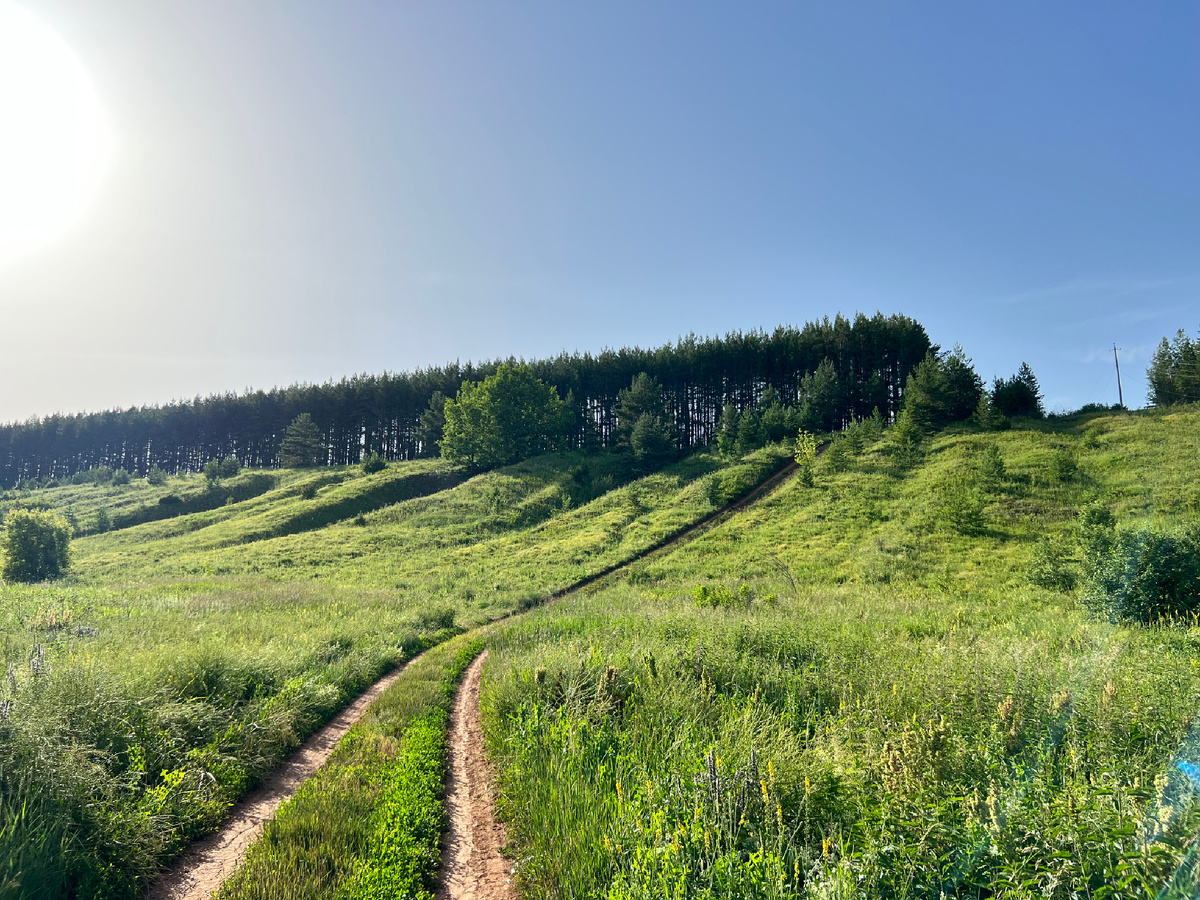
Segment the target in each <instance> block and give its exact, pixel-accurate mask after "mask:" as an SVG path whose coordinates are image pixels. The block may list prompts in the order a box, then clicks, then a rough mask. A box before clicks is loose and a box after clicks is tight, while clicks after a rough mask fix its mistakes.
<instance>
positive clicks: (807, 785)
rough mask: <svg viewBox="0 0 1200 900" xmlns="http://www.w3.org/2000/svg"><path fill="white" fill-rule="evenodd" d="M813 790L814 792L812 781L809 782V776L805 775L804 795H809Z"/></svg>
mask: <svg viewBox="0 0 1200 900" xmlns="http://www.w3.org/2000/svg"><path fill="white" fill-rule="evenodd" d="M811 790H812V782H811V781H809V780H808V776H807V775H805V776H804V793H806V794H807V793H808V792H809V791H811Z"/></svg>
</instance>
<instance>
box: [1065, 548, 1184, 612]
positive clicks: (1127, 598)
mask: <svg viewBox="0 0 1200 900" xmlns="http://www.w3.org/2000/svg"><path fill="white" fill-rule="evenodd" d="M1088 568H1089V575H1088V578H1087V579H1086V581H1085V583H1084V588H1083V594H1082V595H1081V597H1080V600H1081V602H1082V603H1083V606H1084V608H1085V609H1087V610H1088V611H1089V612H1091V613H1093V614H1095V615H1099V616H1103V617H1104V618H1107V619H1108V620H1109V621H1110V622H1143V623H1147V622H1155V621H1158V620H1159V619H1164V618H1173V617H1176V616H1181V615H1185V614H1187V613H1190V612H1193V611H1195V610H1196V609H1197V608H1200V529H1198V528H1197V527H1196V526H1193V527H1192V528H1190V529H1188V530H1185V531H1178V532H1170V533H1168V532H1158V531H1154V530H1152V529H1149V528H1139V529H1136V530H1132V531H1122V532H1118V533H1117V534H1116V535H1115V536H1114V538H1113V540H1112V543H1111V545H1110V547H1109V550H1108V552H1107V553H1105V554H1103V555H1102V556H1101V557H1100V558H1098V559H1094V560H1090V565H1089V567H1088Z"/></svg>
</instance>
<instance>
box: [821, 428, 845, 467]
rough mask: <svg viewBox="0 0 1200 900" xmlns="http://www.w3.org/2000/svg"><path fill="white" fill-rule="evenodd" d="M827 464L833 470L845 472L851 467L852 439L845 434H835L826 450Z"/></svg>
mask: <svg viewBox="0 0 1200 900" xmlns="http://www.w3.org/2000/svg"><path fill="white" fill-rule="evenodd" d="M825 464H826V465H827V466H829V470H830V471H831V472H845V471H846V470H847V469H848V468H850V440H849V439H848V438H847V437H846V436H845V435H841V434H839V435H835V436H834V438H833V441H832V442H831V443H830V444H829V449H828V450H826V451H825Z"/></svg>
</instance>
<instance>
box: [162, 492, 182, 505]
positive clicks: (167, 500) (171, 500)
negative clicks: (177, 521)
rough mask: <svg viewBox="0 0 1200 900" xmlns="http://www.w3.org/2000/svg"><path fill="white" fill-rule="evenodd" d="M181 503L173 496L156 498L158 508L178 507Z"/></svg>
mask: <svg viewBox="0 0 1200 900" xmlns="http://www.w3.org/2000/svg"><path fill="white" fill-rule="evenodd" d="M182 502H183V500H182V499H181V498H179V497H176V496H175V495H174V494H167V495H166V496H165V497H159V498H158V505H159V506H178V505H179V504H180V503H182Z"/></svg>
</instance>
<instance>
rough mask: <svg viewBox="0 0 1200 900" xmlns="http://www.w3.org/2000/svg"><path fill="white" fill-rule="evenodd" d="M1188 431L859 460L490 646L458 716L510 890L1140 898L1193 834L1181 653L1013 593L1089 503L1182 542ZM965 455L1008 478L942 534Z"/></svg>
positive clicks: (1172, 633)
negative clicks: (485, 760) (492, 800)
mask: <svg viewBox="0 0 1200 900" xmlns="http://www.w3.org/2000/svg"><path fill="white" fill-rule="evenodd" d="M1198 424H1200V415H1198V414H1197V412H1196V411H1192V410H1188V411H1183V412H1179V413H1176V414H1174V415H1171V416H1139V417H1131V416H1111V415H1108V416H1095V417H1091V418H1084V419H1079V420H1074V421H1068V422H1066V423H1047V424H1044V425H1039V426H1036V427H1031V428H1025V429H1022V428H1019V427H1018V428H1015V429H1014V430H1012V431H1009V432H1001V433H989V434H974V433H970V432H969V431H963V432H962V433H958V434H948V435H945V436H943V437H940V438H938V439H937V440H935V441H933V442H932V443H931V444H930V445H929V446H928V447H927V448H926V454H925V456H924V458H923V460H922V461H921V462H920V464H918V465H917V466H916V467H915V468H914V469H912V470H911V471H907V472H898V471H896V470H895V468H894V467H893V466H892V465H891V461H890V460H889V458H888V456H887V455H886V452H885V451H886V447H885V446H883V445H881V446H879V447H876V448H875V449H874V450H870V451H869V452H867V453H866V454H865V455H864V456H863V457H860V458H858V459H857V460H855V461H854V464H853V465H852V466H851V469H850V471H847V472H844V473H841V474H834V473H831V472H829V471H828V470H827V469H826V470H825V471H824V472H823V473H822V472H820V471H819V472H818V478H817V484H816V486H815V487H813V488H804V487H803V486H802V485H800V484H798V483H792V484H790V485H789V486H787V487H785V488H784V489H782V490H780V491H779V492H777V493H776V494H774V495H773V496H771V497H770V498H768V499H766V500H765V501H763V502H762V503H760V504H757V505H756V506H755V507H754V508H753V509H751V510H749V511H747V512H746V513H745V514H743V515H741V516H739V517H737V518H736V519H734V520H733V521H731V522H729V523H728V524H726V525H724V526H722V527H720V528H717V529H714V530H713V531H711V532H709V533H708V534H707V535H705V536H703V537H701V538H699V539H697V540H695V541H693V542H689V543H688V544H685V545H683V546H682V547H680V548H678V549H677V550H675V551H674V552H671V553H668V554H665V555H659V556H657V557H655V558H653V559H652V560H648V561H646V562H644V563H640V564H638V565H636V566H635V567H634V569H633V570H632V571H631V573H630V574H629V576H628V578H627V579H626V581H625V583H624V584H621V585H617V586H613V587H610V588H608V589H605V590H602V591H600V592H597V593H595V594H594V595H590V596H586V597H576V598H569V599H567V600H565V601H563V602H562V603H560V604H558V605H556V606H554V607H551V608H547V609H544V610H538V611H536V612H535V613H533V614H531V615H530V616H528V617H526V618H524V619H522V620H520V621H519V622H514V623H512V624H510V625H507V626H506V627H505V628H504V631H503V634H502V635H501V636H500V637H499V638H498V639H497V640H496V641H494V642H493V644H492V658H491V661H490V664H489V668H488V670H487V672H486V680H485V686H484V690H485V694H484V698H485V712H486V714H487V723H488V730H489V735H490V738H489V740H490V746H491V748H492V752H493V753H494V755H495V756H496V758H497V759H498V760H499V762H500V767H501V779H502V785H503V805H504V810H505V812H506V815H507V816H508V817H509V819H510V821H511V828H512V830H511V834H512V836H513V851H514V854H515V858H516V860H517V862H518V867H519V872H520V873H521V879H522V884H523V886H524V889H525V891H526V893H527V894H528V895H529V896H534V897H588V896H595V895H605V896H608V897H609V898H623V897H647V898H649V897H662V896H667V897H676V896H679V897H683V896H687V897H704V896H713V897H716V896H741V897H774V896H794V895H796V894H803V895H805V896H812V897H834V896H847V897H848V896H872V897H875V896H881V897H926V896H939V895H941V894H943V893H944V894H945V895H947V896H949V895H951V894H953V895H956V896H971V897H984V896H995V895H999V896H1006V897H1034V896H1037V897H1046V896H1062V897H1068V896H1097V897H1099V896H1139V897H1141V896H1147V897H1148V896H1154V895H1155V894H1157V892H1158V891H1159V890H1160V889H1161V888H1162V887H1163V886H1164V884H1165V883H1166V881H1167V879H1168V878H1169V876H1170V874H1171V872H1172V871H1173V870H1174V868H1175V866H1176V865H1177V864H1178V863H1179V861H1180V860H1181V859H1182V857H1183V855H1184V852H1185V849H1186V846H1185V845H1186V841H1187V840H1188V838H1189V836H1190V835H1191V834H1192V829H1193V828H1194V826H1195V825H1196V824H1197V821H1196V820H1197V815H1196V813H1195V810H1194V807H1193V806H1192V805H1190V801H1189V800H1188V797H1189V796H1190V794H1189V791H1191V790H1192V788H1191V787H1189V786H1188V785H1187V783H1186V778H1185V777H1184V776H1183V775H1181V774H1179V772H1177V771H1175V770H1174V769H1172V767H1171V764H1172V759H1173V756H1172V755H1173V754H1174V753H1175V752H1176V751H1177V750H1178V749H1179V748H1180V747H1181V746H1182V747H1184V748H1187V747H1189V746H1190V744H1191V743H1192V742H1194V739H1192V738H1189V732H1190V729H1191V727H1192V723H1193V720H1194V716H1195V704H1196V698H1197V697H1198V696H1200V675H1198V674H1197V673H1198V669H1200V639H1198V638H1197V634H1198V633H1200V632H1198V630H1197V628H1196V627H1195V623H1191V622H1186V623H1182V624H1179V625H1172V626H1163V627H1156V628H1152V629H1147V628H1117V627H1113V626H1110V625H1107V624H1104V623H1100V622H1096V621H1093V620H1089V619H1088V618H1087V617H1086V616H1085V615H1084V614H1083V613H1082V612H1081V611H1080V610H1079V609H1078V607H1077V604H1076V602H1075V599H1074V597H1073V596H1071V595H1069V594H1057V593H1052V592H1049V591H1045V590H1043V589H1041V588H1037V587H1034V586H1032V585H1030V584H1029V583H1028V580H1027V578H1026V570H1027V567H1028V563H1029V560H1030V558H1031V556H1032V553H1033V550H1034V547H1035V546H1036V545H1037V542H1038V541H1039V540H1041V539H1042V538H1043V537H1045V536H1047V535H1053V534H1062V535H1064V536H1067V537H1069V533H1070V529H1071V528H1072V522H1073V520H1074V517H1075V515H1076V514H1077V512H1078V510H1079V509H1080V508H1081V507H1082V505H1084V504H1086V503H1088V502H1090V501H1092V500H1097V499H1098V500H1101V501H1103V502H1105V503H1107V504H1109V505H1110V506H1111V507H1112V508H1113V509H1114V511H1115V512H1117V514H1118V517H1119V518H1120V519H1121V521H1123V522H1136V521H1149V522H1154V523H1157V524H1165V525H1169V524H1172V523H1174V522H1178V521H1186V520H1187V519H1188V518H1189V517H1194V515H1195V514H1196V512H1197V511H1198V510H1200V504H1198V503H1197V497H1200V495H1198V494H1197V493H1196V490H1195V487H1194V485H1195V481H1194V477H1193V476H1192V474H1191V466H1190V464H1189V463H1188V462H1187V460H1188V459H1191V460H1193V461H1194V460H1195V459H1196V458H1197V451H1198V450H1200V441H1198V437H1200V435H1198V431H1197V425H1198ZM987 443H994V444H995V445H997V446H998V447H999V448H1000V450H1001V452H1002V454H1003V457H1004V460H1005V464H1006V468H1007V474H1006V476H1005V478H1004V479H1002V480H1001V481H1000V483H998V484H996V485H992V486H990V487H989V488H987V489H986V490H985V491H984V516H983V523H982V526H981V527H980V528H979V529H978V530H974V531H971V532H970V533H962V532H961V531H960V530H959V529H958V528H957V527H955V526H954V524H953V520H952V519H950V518H949V517H948V513H947V506H946V504H947V502H948V501H947V500H946V497H947V493H946V491H945V489H944V486H945V485H946V484H948V483H953V484H959V483H961V481H962V475H963V473H964V472H966V473H968V475H970V473H972V472H974V471H975V467H977V465H978V462H979V460H980V458H981V456H982V449H983V447H984V445H985V444H987ZM1064 451H1065V452H1067V453H1069V454H1070V456H1071V458H1072V459H1073V460H1074V461H1075V462H1076V463H1077V466H1078V470H1077V472H1076V473H1075V474H1074V475H1072V476H1071V477H1070V478H1068V479H1065V480H1064V479H1059V478H1056V477H1055V476H1054V475H1053V472H1054V471H1056V470H1055V468H1054V466H1055V464H1054V462H1053V460H1054V459H1055V454H1059V453H1062V452H1064ZM970 478H974V476H973V475H970ZM970 478H969V479H968V483H969V484H974V483H975V482H974V481H971V480H970ZM743 585H744V587H742V586H743ZM739 588H741V589H740V590H739ZM714 597H716V598H718V599H717V601H715V602H714V600H713V599H712V598H714ZM1173 772H1174V774H1172V773H1173ZM756 787H757V790H756ZM1106 892H1107V893H1106Z"/></svg>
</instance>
